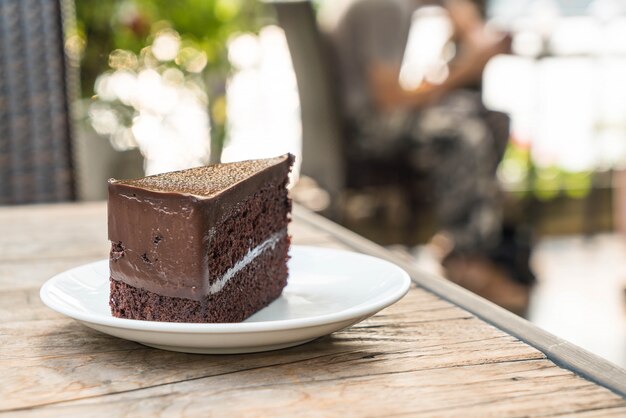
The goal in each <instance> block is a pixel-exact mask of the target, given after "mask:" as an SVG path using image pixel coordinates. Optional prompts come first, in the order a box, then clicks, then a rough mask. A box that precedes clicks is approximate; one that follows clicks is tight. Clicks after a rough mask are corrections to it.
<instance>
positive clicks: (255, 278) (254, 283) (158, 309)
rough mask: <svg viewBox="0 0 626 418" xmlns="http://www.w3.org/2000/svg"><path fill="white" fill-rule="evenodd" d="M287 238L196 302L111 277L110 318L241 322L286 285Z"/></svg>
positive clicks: (278, 294)
mask: <svg viewBox="0 0 626 418" xmlns="http://www.w3.org/2000/svg"><path fill="white" fill-rule="evenodd" d="M289 241H290V238H289V236H287V235H285V236H283V237H282V238H281V239H280V240H279V241H278V243H276V245H274V246H273V247H272V248H268V249H267V250H265V251H263V252H262V253H261V254H260V255H258V256H257V257H256V258H255V259H254V260H253V261H252V262H250V263H249V264H247V265H246V266H245V267H243V268H242V269H241V270H239V271H238V272H237V273H236V274H235V275H233V277H232V279H231V280H229V281H228V282H227V283H226V284H225V286H224V287H223V288H222V289H221V291H220V292H218V293H215V294H212V295H207V296H205V297H204V298H203V299H202V300H200V301H196V300H192V299H187V298H179V297H171V296H163V295H159V294H157V293H154V292H150V291H148V290H145V289H141V288H138V287H133V286H130V285H128V284H126V283H124V282H121V281H117V280H114V279H113V278H111V297H110V301H109V304H110V306H111V311H112V314H113V316H116V317H118V318H127V319H140V320H148V321H163V322H241V321H243V320H244V319H246V318H247V317H249V316H250V315H252V314H254V313H255V312H257V311H258V310H260V309H262V308H264V307H265V306H267V305H269V304H270V303H271V302H272V301H273V300H274V299H276V298H277V297H279V296H280V294H281V292H282V290H283V288H284V287H285V285H286V284H287V275H288V272H287V263H286V261H287V259H288V251H289Z"/></svg>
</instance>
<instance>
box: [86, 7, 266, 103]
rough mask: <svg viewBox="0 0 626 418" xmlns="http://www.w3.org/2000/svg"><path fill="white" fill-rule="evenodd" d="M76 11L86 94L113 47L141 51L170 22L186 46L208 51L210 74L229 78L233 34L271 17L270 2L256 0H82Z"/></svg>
mask: <svg viewBox="0 0 626 418" xmlns="http://www.w3.org/2000/svg"><path fill="white" fill-rule="evenodd" d="M76 15H77V32H78V33H77V35H78V36H79V37H80V38H81V39H82V40H83V42H82V45H84V47H83V50H82V60H81V88H82V94H83V97H90V96H92V95H93V94H94V82H95V80H96V78H97V77H98V75H99V74H101V73H103V72H104V71H106V70H107V69H108V59H109V53H110V52H111V51H113V50H116V49H124V50H129V51H132V52H134V53H137V54H138V53H139V52H140V51H141V49H142V48H144V47H145V46H146V45H149V44H150V43H151V41H152V39H153V37H154V35H155V34H156V33H157V32H158V31H159V30H161V29H164V28H167V27H170V28H172V29H174V30H176V31H177V32H178V33H179V34H180V35H181V39H182V46H183V48H184V47H185V46H191V47H193V48H196V49H199V50H201V51H204V52H205V53H206V56H207V61H208V62H207V66H206V68H205V69H204V73H205V76H206V77H207V78H209V79H211V78H215V79H220V78H222V79H223V78H225V76H226V74H227V73H228V71H229V66H228V59H227V48H226V46H227V43H228V39H229V38H230V37H231V36H232V35H233V34H235V33H239V32H258V30H259V29H260V28H261V27H262V26H264V25H265V24H267V23H268V22H269V21H271V15H270V14H269V13H268V10H267V7H266V6H265V5H264V4H263V3H261V2H258V1H254V0H175V1H171V0H117V1H110V0H107V1H101V0H76ZM210 84H213V83H210Z"/></svg>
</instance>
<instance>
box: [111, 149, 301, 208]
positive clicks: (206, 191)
mask: <svg viewBox="0 0 626 418" xmlns="http://www.w3.org/2000/svg"><path fill="white" fill-rule="evenodd" d="M287 160H289V162H290V164H289V165H291V163H293V155H291V154H285V155H282V156H280V157H275V158H267V159H261V160H248V161H238V162H234V163H223V164H214V165H209V166H206V167H196V168H190V169H187V170H180V171H172V172H169V173H163V174H156V175H153V176H148V177H142V178H139V179H134V180H115V179H111V180H109V183H112V184H124V185H127V186H133V187H138V188H142V189H145V190H151V191H153V192H162V193H167V192H171V193H177V194H188V195H192V196H196V197H198V198H211V197H215V196H216V195H218V194H220V193H222V192H223V191H225V190H228V189H229V188H231V187H234V186H235V185H237V184H238V183H240V182H242V181H244V180H246V179H247V178H249V177H252V176H253V175H256V174H258V173H260V172H263V171H264V170H266V169H268V168H270V167H272V166H275V165H278V164H280V163H284V162H287Z"/></svg>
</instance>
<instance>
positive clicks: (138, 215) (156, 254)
mask: <svg viewBox="0 0 626 418" xmlns="http://www.w3.org/2000/svg"><path fill="white" fill-rule="evenodd" d="M293 161H294V158H293V156H292V155H290V154H287V155H283V156H281V157H276V158H270V159H265V160H251V161H242V162H237V163H227V164H216V165H213V166H207V167H198V168H194V169H189V170H183V171H178V172H172V173H165V174H160V175H155V176H148V177H144V178H141V179H136V180H123V181H120V180H114V179H112V180H110V181H109V201H108V225H109V230H108V233H109V240H110V241H111V254H110V262H109V264H110V271H111V279H112V280H116V281H119V282H123V283H125V284H127V285H129V286H133V287H136V288H141V289H145V290H147V291H149V292H153V293H156V294H159V295H163V296H168V297H178V298H187V299H192V300H196V301H202V300H203V299H204V298H205V297H206V296H207V295H210V294H213V293H216V292H219V291H220V290H221V289H222V288H223V287H224V285H225V281H226V280H228V278H229V277H230V276H233V275H234V274H235V273H236V272H237V271H236V270H233V268H234V267H236V268H239V269H242V268H245V266H246V263H247V262H250V261H251V260H252V258H254V257H256V256H258V255H261V254H262V253H263V252H264V251H266V250H267V251H269V249H271V248H272V246H274V245H276V242H278V241H279V240H280V239H281V237H283V236H286V234H287V231H286V226H287V223H288V221H289V219H288V217H289V210H290V208H291V207H290V202H289V201H288V199H287V198H286V195H284V198H283V201H286V202H288V203H287V204H279V205H278V206H277V207H278V209H276V208H275V207H271V210H272V211H273V213H272V216H279V217H282V219H283V221H281V223H282V225H281V226H280V227H279V229H277V230H274V231H271V233H269V234H267V236H265V237H263V238H262V239H261V238H259V239H258V240H257V242H255V241H254V240H253V239H252V238H251V239H249V240H248V241H249V242H248V244H249V245H248V247H247V248H244V249H241V250H238V251H235V252H229V253H228V254H223V253H220V251H221V249H220V248H218V247H217V246H216V245H213V244H214V242H213V240H214V237H215V236H216V227H217V226H219V225H220V224H222V223H225V222H226V221H228V222H226V224H236V222H237V217H238V216H243V215H245V214H246V213H247V212H248V211H249V209H248V208H247V207H246V201H247V200H248V199H249V198H250V196H254V195H255V194H257V195H258V193H260V191H262V190H266V192H263V193H265V194H268V193H269V195H272V194H277V193H279V192H278V191H282V192H281V193H283V194H284V193H286V189H285V185H286V178H287V176H288V173H289V171H290V170H291V166H292V164H293ZM267 190H269V191H267ZM274 190H276V192H274ZM283 206H284V207H283ZM266 211H267V210H266ZM263 216H264V213H263V210H260V212H259V215H258V220H257V222H258V223H259V225H252V226H248V228H252V229H254V228H256V229H259V228H261V229H262V228H263V224H265V223H266V222H265V220H264V219H265V218H263ZM265 216H268V218H267V219H269V215H265ZM222 235H223V233H222ZM221 240H222V241H223V238H221ZM222 241H221V242H222ZM221 242H220V246H221V245H222V244H221ZM235 253H237V254H240V255H241V256H239V255H238V256H237V257H238V258H237V259H233V260H230V262H231V264H232V266H233V268H231V269H230V270H226V271H220V272H215V271H211V268H210V266H211V262H210V260H209V257H210V256H211V257H214V256H215V254H217V255H219V256H221V257H223V258H224V257H225V258H228V257H232V256H233V254H235ZM216 273H219V274H216Z"/></svg>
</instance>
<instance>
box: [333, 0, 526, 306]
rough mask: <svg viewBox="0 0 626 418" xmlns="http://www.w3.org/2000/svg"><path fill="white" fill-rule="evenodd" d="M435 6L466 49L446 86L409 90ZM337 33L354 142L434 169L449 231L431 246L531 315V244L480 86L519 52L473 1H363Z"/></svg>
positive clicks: (455, 276) (463, 280)
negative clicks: (423, 29) (422, 10)
mask: <svg viewBox="0 0 626 418" xmlns="http://www.w3.org/2000/svg"><path fill="white" fill-rule="evenodd" d="M426 5H428V6H431V5H439V6H441V7H443V8H444V9H445V10H446V11H447V13H448V15H449V19H450V22H451V24H452V27H453V39H454V41H455V44H456V51H457V53H456V55H455V58H454V59H453V60H452V61H451V62H450V63H449V74H448V76H447V78H445V80H444V81H442V82H441V83H440V84H427V83H422V84H421V85H420V86H419V87H417V88H415V89H412V90H407V89H405V88H403V87H402V86H401V84H400V70H401V66H402V62H403V58H404V54H405V48H406V45H407V40H408V36H409V30H410V28H411V23H412V15H413V13H414V12H415V11H416V10H417V9H418V8H419V7H421V6H426ZM329 38H330V41H331V45H332V46H333V49H334V52H335V55H336V59H337V61H338V62H337V67H338V68H337V70H338V75H339V78H340V82H341V88H342V90H341V94H342V100H343V105H344V113H345V115H346V119H347V120H346V123H347V124H348V126H349V129H350V130H351V135H350V137H351V141H352V142H351V143H350V148H352V149H353V151H354V152H360V153H365V154H370V155H375V156H379V157H383V158H385V157H387V158H406V159H408V160H407V161H408V162H409V164H411V166H412V167H414V168H415V172H416V175H419V173H424V172H425V173H427V175H428V178H429V179H430V181H432V184H433V189H434V196H433V198H434V206H435V210H436V213H437V217H438V220H439V223H440V228H441V230H440V232H439V233H438V234H437V235H435V237H434V238H433V239H432V240H431V242H430V245H429V247H430V248H432V249H434V250H435V252H436V253H437V254H438V255H439V259H440V261H441V262H442V264H443V266H444V268H445V270H446V275H447V276H448V277H449V278H450V279H451V280H453V281H456V282H458V283H459V284H461V285H463V286H465V287H467V288H468V289H470V290H473V291H475V292H477V293H479V294H481V295H483V296H485V297H487V298H489V299H492V300H494V301H496V302H499V303H501V304H502V305H503V306H506V307H508V308H509V309H511V310H513V311H516V312H523V311H524V309H525V308H526V305H527V302H528V289H529V286H528V285H529V284H530V283H532V282H533V281H534V276H533V274H532V272H531V271H530V270H529V268H528V258H529V248H518V247H519V246H518V245H517V243H516V237H515V233H514V231H513V230H511V229H510V228H507V229H503V228H502V214H501V203H502V202H501V193H500V189H499V186H498V182H497V179H496V176H495V171H496V168H497V165H498V163H499V162H500V158H501V151H498V146H497V144H496V141H497V138H494V135H493V133H492V130H491V129H490V128H489V126H488V124H487V109H485V107H484V105H483V104H482V100H481V97H480V93H479V91H477V86H479V85H480V82H481V78H482V72H483V69H484V67H485V65H486V64H487V62H488V61H489V59H491V58H492V57H493V56H494V55H496V54H499V53H507V52H509V51H510V37H507V36H502V35H499V34H495V33H490V32H488V31H486V30H485V23H484V20H483V18H482V16H481V13H480V11H479V8H478V7H477V5H476V4H475V3H472V2H471V1H469V0H448V1H445V0H441V1H426V0H422V1H420V0H354V1H352V2H350V3H349V5H348V6H347V7H346V8H345V9H344V10H343V11H342V13H341V15H340V17H339V19H338V20H337V21H336V22H335V24H334V25H333V26H332V27H331V28H329ZM504 140H505V141H506V139H504ZM500 149H502V147H500Z"/></svg>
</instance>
